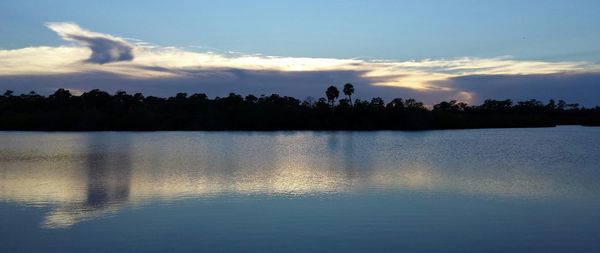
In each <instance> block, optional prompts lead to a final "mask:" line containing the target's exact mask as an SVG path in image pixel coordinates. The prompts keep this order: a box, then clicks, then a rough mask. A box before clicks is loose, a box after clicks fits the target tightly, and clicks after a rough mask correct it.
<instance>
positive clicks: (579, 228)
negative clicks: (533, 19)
mask: <svg viewBox="0 0 600 253" xmlns="http://www.w3.org/2000/svg"><path fill="white" fill-rule="evenodd" d="M0 144H1V145H0V224H1V225H0V252H113V253H114V252H134V251H136V252H386V251H387V252H600V128H592V127H578V126H563V127H557V128H536V129H484V130H447V131H422V132H395V131H377V132H310V131H308V132H302V131H300V132H140V133H137V132H135V133H134V132H73V133H71V132H0Z"/></svg>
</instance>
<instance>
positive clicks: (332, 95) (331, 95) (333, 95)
mask: <svg viewBox="0 0 600 253" xmlns="http://www.w3.org/2000/svg"><path fill="white" fill-rule="evenodd" d="M325 95H326V96H327V100H329V103H330V104H331V107H333V103H335V100H336V99H337V98H338V97H339V96H340V91H339V90H338V89H337V88H336V87H335V86H333V85H332V86H329V88H327V91H325Z"/></svg>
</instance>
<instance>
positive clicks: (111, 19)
mask: <svg viewBox="0 0 600 253" xmlns="http://www.w3.org/2000/svg"><path fill="white" fill-rule="evenodd" d="M598 13H600V1H591V0H572V1H567V0H564V1H557V0H545V1H542V0H529V1H513V0H488V1H475V0H453V1H450V0H448V1H442V0H437V1H433V0H418V1H417V0H415V1H374V0H370V1H367V0H364V1H359V0H346V1H316V0H306V1H285V0H283V1H282V0H278V1H276V0H264V1H169V2H166V1H149V0H145V1H62V0H61V1H14V0H3V1H1V2H0V34H2V36H1V38H0V49H1V50H4V51H5V52H8V51H11V50H12V51H14V50H19V49H25V48H35V47H41V46H49V47H60V46H73V45H79V46H83V47H85V46H86V45H85V43H86V42H83V43H82V42H81V41H76V40H75V41H74V40H71V41H69V40H68V39H67V40H66V41H65V38H64V37H61V36H57V32H56V31H54V30H52V29H48V26H47V25H45V24H47V22H70V23H73V24H77V25H78V26H80V27H81V28H82V29H85V30H87V31H93V32H97V33H101V34H106V35H111V36H114V37H117V38H121V39H123V40H126V41H127V42H128V43H134V42H135V40H132V39H137V40H141V41H143V42H148V43H152V44H153V45H157V46H160V47H175V48H178V49H180V50H185V51H186V52H200V53H203V52H209V51H210V52H215V53H219V54H223V55H229V53H228V52H238V53H239V54H244V55H250V54H261V55H265V56H281V57H310V58H319V59H322V58H335V59H363V60H367V61H381V60H386V61H395V62H406V61H411V60H415V61H423V60H428V59H429V60H453V59H462V58H473V59H482V60H485V59H498V58H502V59H506V57H508V58H509V59H510V60H511V61H525V62H526V61H535V62H547V63H562V62H578V65H577V66H576V67H571V68H568V69H565V70H564V71H563V70H561V71H554V72H537V71H533V72H532V71H520V72H514V71H513V72H507V71H504V72H502V71H500V72H498V71H495V72H490V73H482V72H477V73H470V74H473V75H475V74H476V75H482V74H483V75H488V74H490V75H492V74H493V75H496V74H501V75H513V74H518V75H529V74H552V75H555V74H560V73H562V72H569V73H571V72H573V71H574V70H575V71H577V70H578V69H579V68H580V67H581V66H582V64H583V63H585V64H583V65H585V69H588V68H589V69H595V65H596V64H600V29H598V26H599V25H600V15H599V14H598ZM88 46H89V45H88ZM12 51H11V52H12ZM503 57H504V58H503ZM289 60H290V61H294V60H293V59H289ZM134 61H135V60H134ZM88 63H89V62H88ZM13 64H16V63H13ZM155 65H156V64H155V63H152V66H155ZM219 66H221V65H219ZM161 67H164V66H161ZM196 67H197V66H196ZM221 67H223V66H221ZM232 68H238V65H235V66H232ZM437 68H439V66H438V67H437ZM86 69H88V68H86ZM244 70H245V68H244ZM253 70H256V69H253ZM266 70H269V71H271V70H273V69H271V68H269V69H266ZM277 70H281V69H279V68H278V69H277ZM328 70H330V69H328ZM341 70H347V69H345V68H343V69H341ZM102 71H104V70H102ZM310 71H319V69H318V68H310ZM437 71H438V72H440V73H445V72H447V71H450V70H446V69H442V70H437ZM585 72H595V70H594V71H587V70H586V71H585ZM428 73H429V72H428ZM436 73H437V72H436ZM1 74H2V73H0V75H1ZM37 74H39V73H37ZM86 74H90V73H86ZM94 74H96V73H94ZM434 74H435V73H434ZM468 74H469V73H468ZM586 74H589V73H586ZM5 75H8V74H5ZM20 75H26V74H24V73H20ZM10 76H11V78H13V79H14V77H13V76H14V74H12V73H11V74H10ZM461 76H462V74H461ZM363 77H364V75H363ZM448 78H451V77H448ZM13 79H11V80H13ZM433 79H435V80H433V81H438V80H437V79H436V78H433ZM463 79H464V78H463ZM513 79H514V78H511V79H510V80H513ZM236 80H237V81H241V82H244V80H243V79H236ZM278 80H279V79H278ZM461 80H462V79H461ZM477 80H480V79H477ZM494 80H496V81H497V79H494ZM528 80H531V79H528ZM0 81H2V79H1V78H0ZM13 81H14V80H13ZM263 81H264V80H263ZM280 81H281V80H280ZM328 81H335V80H328V79H325V80H323V82H328ZM358 81H361V80H358ZM368 81H369V80H365V82H368ZM371 81H372V80H371ZM339 82H345V81H344V80H339ZM427 82H429V83H430V84H431V83H433V82H432V80H429V79H428V81H427ZM7 83H9V82H8V81H5V82H0V88H12V89H17V88H19V87H18V85H24V86H26V87H29V86H27V85H25V84H24V83H22V82H11V83H12V84H10V85H9V84H7ZM17 83H19V84H17ZM249 83H252V81H249ZM382 83H383V82H382ZM388 83H389V82H388ZM437 83H439V82H437ZM449 83H452V82H449ZM15 85H17V87H13V86H15ZM124 85H125V84H124ZM423 85H425V84H423ZM401 86H402V85H401ZM403 86H410V85H403ZM588 86H589V84H588ZM461 87H462V86H461ZM511 87H512V86H511ZM586 87H587V86H586ZM592 87H595V86H594V85H592ZM127 88H128V86H124V89H127ZM404 88H406V87H404ZM438 88H439V87H438ZM442 88H444V87H442ZM450 88H454V87H450ZM294 89H296V88H294ZM200 90H201V89H200ZM244 90H245V91H247V92H252V89H251V88H248V87H246V88H245V89H244ZM258 90H260V89H258ZM283 90H284V91H285V89H283ZM292 90H293V89H292ZM260 91H261V92H263V91H262V90H260ZM264 92H268V89H267V90H265V91H264ZM373 94H377V92H375V91H374V92H373ZM290 95H294V94H290ZM302 95H311V94H310V93H302V94H299V96H302ZM400 95H401V94H400ZM492 95H493V94H492ZM533 95H534V94H532V95H531V96H533ZM546 95H548V96H549V95H551V94H541V97H547V96H546ZM314 96H319V94H314ZM436 98H437V97H436ZM592 99H595V98H592ZM588 100H589V99H588Z"/></svg>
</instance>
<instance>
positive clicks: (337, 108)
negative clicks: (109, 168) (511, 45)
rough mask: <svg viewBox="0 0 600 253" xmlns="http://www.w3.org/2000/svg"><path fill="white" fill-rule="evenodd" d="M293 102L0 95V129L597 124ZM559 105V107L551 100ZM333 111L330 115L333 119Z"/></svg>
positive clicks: (484, 110) (575, 113) (533, 109)
mask: <svg viewBox="0 0 600 253" xmlns="http://www.w3.org/2000/svg"><path fill="white" fill-rule="evenodd" d="M326 95H327V98H323V97H322V98H319V99H318V100H316V101H315V100H314V99H312V98H307V99H306V100H305V101H300V100H298V99H296V98H293V97H287V96H280V95H278V94H272V95H269V96H266V95H261V96H260V97H256V96H254V95H247V96H246V97H242V96H241V95H238V94H235V93H230V94H229V95H228V96H226V97H216V98H214V99H210V98H208V96H207V95H206V94H203V93H196V94H193V95H191V96H188V94H187V93H177V94H176V95H175V96H172V97H169V98H160V97H154V96H148V97H145V96H144V95H143V94H141V93H136V94H134V95H130V94H127V92H125V91H117V92H115V93H114V94H113V95H111V94H109V93H107V92H104V91H101V90H98V89H94V90H91V91H89V92H85V93H83V94H82V95H72V94H71V93H70V92H69V91H68V90H65V89H58V90H56V91H55V92H54V93H53V94H51V95H49V96H47V97H45V96H43V95H40V94H37V93H36V92H28V93H25V94H21V95H18V96H16V95H14V92H12V91H6V92H4V95H2V96H0V130H340V129H345V130H377V129H397V130H403V129H410V130H424V129H456V128H489V127H540V126H544V127H547V126H555V125H559V124H581V125H595V126H599V125H600V107H595V108H590V109H588V108H585V107H581V106H580V105H578V104H571V103H567V102H565V101H563V100H550V101H549V102H548V103H547V104H543V103H542V102H540V101H537V100H533V99H532V100H527V101H520V102H516V104H515V105H513V102H512V101H511V100H485V101H484V102H483V103H482V104H481V105H472V106H469V105H467V104H466V103H464V102H460V101H456V100H452V101H443V102H440V103H438V104H435V105H433V109H432V110H429V109H427V108H426V107H425V106H424V105H423V103H422V102H419V101H417V100H415V99H402V98H396V99H393V100H392V101H390V102H389V103H388V104H385V102H384V100H383V99H382V98H379V97H376V98H373V99H371V100H360V99H356V100H355V101H354V102H353V103H352V104H350V96H348V98H344V99H340V100H339V103H338V104H337V105H336V104H335V100H336V99H337V98H338V96H339V91H337V89H336V88H335V87H333V86H331V87H329V88H328V89H327V92H326ZM556 101H558V102H556ZM334 112H335V113H334Z"/></svg>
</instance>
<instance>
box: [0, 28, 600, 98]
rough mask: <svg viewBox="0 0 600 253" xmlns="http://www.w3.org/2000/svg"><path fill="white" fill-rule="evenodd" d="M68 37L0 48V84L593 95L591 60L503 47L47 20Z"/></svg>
mask: <svg viewBox="0 0 600 253" xmlns="http://www.w3.org/2000/svg"><path fill="white" fill-rule="evenodd" d="M46 25H47V26H48V27H49V28H50V29H52V30H53V31H55V32H56V33H57V34H58V35H59V36H60V37H61V38H63V39H64V40H66V41H72V42H75V44H74V45H65V46H59V47H44V46H41V47H28V48H22V49H14V50H0V88H1V89H13V90H16V91H23V92H26V91H28V90H36V91H42V92H43V91H47V92H50V91H51V90H54V89H56V88H58V87H66V88H70V89H73V90H89V89H93V88H100V89H105V90H108V91H114V90H118V89H122V90H127V91H132V92H144V93H146V94H153V95H161V96H165V95H172V94H174V93H176V92H179V91H184V92H189V93H193V92H204V93H207V94H209V95H212V96H220V95H224V94H227V93H228V92H237V93H242V94H244V93H246V94H247V93H253V94H257V95H259V94H271V93H279V94H282V95H291V96H296V97H301V98H302V97H306V96H313V97H319V96H323V94H322V93H323V90H324V88H325V87H326V86H328V85H332V84H337V85H338V86H340V85H341V84H343V83H346V82H350V83H353V84H355V86H356V88H357V94H356V95H357V97H363V98H367V97H374V96H380V97H383V98H386V99H390V98H393V97H414V98H417V99H420V100H423V101H425V102H426V103H434V102H439V101H441V100H449V99H458V100H462V101H467V102H471V103H476V102H481V100H482V99H485V98H503V99H504V98H514V99H517V98H519V99H520V98H539V99H545V98H559V99H560V98H569V100H570V101H573V102H579V103H582V104H586V105H597V104H600V100H599V98H600V95H596V94H600V93H599V92H598V91H600V83H599V81H598V80H600V79H599V78H598V77H600V66H599V65H597V64H593V63H590V62H582V61H579V62H578V61H562V62H545V61H532V60H516V59H514V58H512V57H506V56H504V57H496V58H470V57H465V58H460V59H425V60H419V61H415V60H413V61H390V60H364V59H335V58H302V57H282V56H266V55H260V54H223V53H214V52H197V51H191V50H186V49H182V48H174V47H163V46H155V45H151V44H148V43H144V42H140V41H128V40H126V39H123V38H120V37H116V36H113V35H108V34H103V33H97V32H92V31H88V30H86V29H83V28H81V27H79V26H78V25H77V24H73V23H47V24H46Z"/></svg>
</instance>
